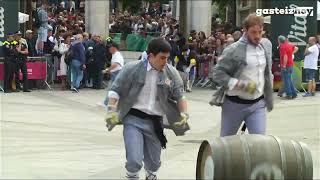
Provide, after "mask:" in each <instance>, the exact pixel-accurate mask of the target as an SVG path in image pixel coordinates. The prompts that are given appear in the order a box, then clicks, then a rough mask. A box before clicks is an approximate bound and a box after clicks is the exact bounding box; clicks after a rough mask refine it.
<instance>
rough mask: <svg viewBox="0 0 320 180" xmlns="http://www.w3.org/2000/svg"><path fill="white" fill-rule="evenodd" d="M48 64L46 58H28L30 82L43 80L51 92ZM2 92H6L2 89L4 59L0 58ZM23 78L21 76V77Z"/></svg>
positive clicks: (0, 88)
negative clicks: (48, 80) (48, 79)
mask: <svg viewBox="0 0 320 180" xmlns="http://www.w3.org/2000/svg"><path fill="white" fill-rule="evenodd" d="M47 72H48V63H47V59H46V57H44V56H40V57H28V59H27V73H28V80H43V81H44V83H45V84H46V86H47V87H48V88H49V89H50V90H51V87H50V85H49V84H48V82H47V78H48V73H47ZM0 73H2V74H1V76H0V82H1V83H0V90H1V91H4V89H3V87H2V85H1V84H2V81H3V80H4V79H3V78H4V58H3V57H1V58H0ZM20 77H21V75H20ZM20 77H19V78H20Z"/></svg>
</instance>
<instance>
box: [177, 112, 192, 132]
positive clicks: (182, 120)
mask: <svg viewBox="0 0 320 180" xmlns="http://www.w3.org/2000/svg"><path fill="white" fill-rule="evenodd" d="M188 120H189V114H187V113H181V114H180V120H179V122H176V123H174V127H176V128H180V127H183V126H184V125H186V124H187V122H188Z"/></svg>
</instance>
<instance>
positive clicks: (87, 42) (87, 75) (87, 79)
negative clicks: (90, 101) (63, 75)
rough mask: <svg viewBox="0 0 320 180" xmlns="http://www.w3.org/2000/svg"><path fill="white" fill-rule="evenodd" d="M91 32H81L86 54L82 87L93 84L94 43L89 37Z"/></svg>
mask: <svg viewBox="0 0 320 180" xmlns="http://www.w3.org/2000/svg"><path fill="white" fill-rule="evenodd" d="M91 38H92V36H91V34H90V35H89V34H88V33H86V32H85V33H83V42H82V44H83V46H84V48H85V54H86V69H85V70H84V71H83V80H82V85H83V86H84V87H92V86H93V82H92V81H93V79H92V78H93V73H94V72H93V71H94V66H93V61H94V59H93V47H94V45H95V43H94V41H93V40H92V39H91Z"/></svg>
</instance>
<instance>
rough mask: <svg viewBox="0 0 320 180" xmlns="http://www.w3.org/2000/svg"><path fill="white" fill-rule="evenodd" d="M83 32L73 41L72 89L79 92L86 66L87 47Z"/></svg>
mask: <svg viewBox="0 0 320 180" xmlns="http://www.w3.org/2000/svg"><path fill="white" fill-rule="evenodd" d="M82 41H83V36H82V34H77V35H76V40H75V42H73V43H72V45H71V47H70V48H71V49H72V51H73V57H72V61H71V68H70V69H71V82H72V87H71V90H72V91H73V92H76V93H78V92H79V88H80V82H81V80H82V78H83V70H84V69H85V68H86V65H85V63H86V60H85V48H84V46H83V44H82Z"/></svg>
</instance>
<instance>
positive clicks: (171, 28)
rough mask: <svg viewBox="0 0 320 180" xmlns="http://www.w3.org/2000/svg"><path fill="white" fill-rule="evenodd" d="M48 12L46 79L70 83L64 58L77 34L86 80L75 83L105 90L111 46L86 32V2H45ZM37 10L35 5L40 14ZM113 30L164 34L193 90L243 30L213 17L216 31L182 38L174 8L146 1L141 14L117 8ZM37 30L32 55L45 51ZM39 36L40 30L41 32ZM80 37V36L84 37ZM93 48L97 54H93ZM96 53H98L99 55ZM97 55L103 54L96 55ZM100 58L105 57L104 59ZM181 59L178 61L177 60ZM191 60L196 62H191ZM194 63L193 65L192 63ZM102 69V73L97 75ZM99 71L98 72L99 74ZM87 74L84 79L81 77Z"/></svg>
mask: <svg viewBox="0 0 320 180" xmlns="http://www.w3.org/2000/svg"><path fill="white" fill-rule="evenodd" d="M42 8H43V9H44V10H45V11H46V12H47V19H48V20H47V29H48V31H47V39H46V41H45V42H44V47H43V54H46V55H47V58H48V66H49V69H48V81H49V83H53V82H55V81H59V82H61V83H62V89H63V90H65V89H67V88H68V86H69V88H70V87H72V80H71V78H70V76H71V72H70V70H71V69H70V65H69V64H68V65H67V63H66V62H65V56H66V53H67V52H68V50H69V48H70V46H71V44H72V42H74V41H75V40H76V36H78V39H79V36H80V35H82V36H83V43H82V44H83V46H84V48H85V59H86V62H85V64H83V65H86V67H85V66H81V67H82V70H83V73H84V74H83V75H81V76H80V77H81V78H82V79H83V80H82V83H80V84H81V85H80V86H79V83H77V85H76V86H79V87H76V90H77V91H78V90H79V88H81V87H92V88H94V89H100V88H102V84H101V81H102V77H101V75H100V71H101V70H102V69H104V68H105V67H106V66H108V65H110V62H111V58H112V55H111V54H110V52H109V51H108V44H109V45H110V43H111V41H110V39H108V41H105V40H104V39H102V37H101V36H99V35H98V34H94V35H91V34H88V33H86V32H85V18H84V1H80V6H77V7H76V6H75V3H74V1H72V0H69V1H68V3H65V2H64V1H61V3H53V4H49V5H44V6H42ZM38 10H39V9H36V10H35V12H36V13H37V12H38ZM109 20H110V24H109V28H110V33H122V34H125V35H127V34H132V33H137V34H147V33H148V34H152V35H153V36H160V37H163V38H165V39H166V40H167V41H169V43H170V44H171V46H172V52H171V56H170V58H169V63H171V64H172V65H174V66H176V67H177V69H178V71H180V74H181V75H182V77H183V79H184V80H185V82H186V90H187V91H191V88H192V86H193V84H194V83H195V81H196V79H198V80H199V81H197V83H198V84H199V83H200V84H207V83H208V82H209V81H210V77H209V74H210V71H211V69H212V67H213V66H214V65H215V64H216V62H217V60H218V57H219V56H220V55H221V53H222V51H223V49H224V48H225V47H226V46H228V45H230V44H231V43H233V42H234V41H237V40H238V39H239V38H240V37H241V35H242V32H241V29H240V28H232V26H230V25H229V24H221V22H220V20H219V19H218V18H213V21H212V24H213V31H212V33H211V34H205V33H204V32H203V31H200V32H196V31H195V30H192V31H191V32H190V34H189V36H187V37H184V36H183V34H182V33H181V32H180V29H179V24H178V21H177V20H175V19H174V18H173V17H172V12H171V9H170V8H167V9H162V5H161V4H160V3H152V4H150V5H143V6H141V9H140V10H139V13H138V14H135V15H134V14H133V13H130V11H124V12H116V13H113V14H111V15H110V19H109ZM33 32H34V31H32V30H28V31H27V32H26V36H25V38H26V40H27V42H28V48H29V56H37V55H42V54H39V53H38V51H37V45H36V38H35V36H34V35H35V33H33ZM38 35H39V34H38ZM80 39H82V38H80ZM92 52H95V53H92ZM96 52H97V53H96ZM97 54H98V56H99V57H96V56H97ZM101 58H102V59H104V60H103V61H101ZM178 59H180V60H178ZM191 62H192V63H191ZM190 64H192V65H190ZM96 72H99V73H96ZM97 74H98V75H97ZM82 76H83V77H82Z"/></svg>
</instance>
